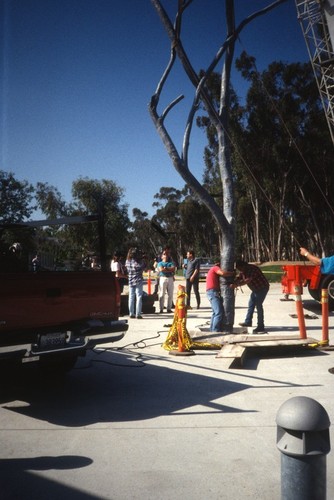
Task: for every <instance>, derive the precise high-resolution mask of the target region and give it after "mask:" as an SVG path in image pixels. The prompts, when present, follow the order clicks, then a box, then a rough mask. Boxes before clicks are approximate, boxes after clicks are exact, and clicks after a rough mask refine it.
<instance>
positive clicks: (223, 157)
mask: <svg viewBox="0 0 334 500" xmlns="http://www.w3.org/2000/svg"><path fill="white" fill-rule="evenodd" d="M285 1H287V0H275V1H273V2H272V3H271V4H269V5H268V6H267V7H265V8H263V9H261V10H259V11H257V12H255V13H253V14H251V15H250V16H248V17H247V18H246V19H244V20H243V21H242V22H241V23H240V24H239V25H238V26H237V27H236V26H235V18H234V0H225V14H226V24H227V35H226V39H225V42H224V43H223V45H222V46H221V47H220V48H219V50H218V52H217V53H216V55H215V57H214V58H213V60H212V62H211V64H210V65H209V67H208V69H207V71H205V72H204V73H203V75H202V76H201V78H200V77H199V76H198V72H196V71H195V70H194V68H193V66H192V65H191V62H190V60H189V57H188V55H187V53H186V52H185V50H184V48H183V44H182V40H181V26H182V16H183V14H184V12H185V11H186V9H187V8H188V7H189V6H190V5H191V3H192V0H178V8H177V13H176V18H175V23H174V25H173V24H172V23H171V21H170V19H169V17H168V15H167V12H166V11H165V9H164V8H163V6H162V2H161V1H160V0H151V3H152V5H153V7H154V8H155V10H156V12H157V13H158V15H159V18H160V20H161V22H162V24H163V26H164V28H165V29H166V32H167V34H168V37H169V38H170V41H171V54H170V59H169V62H168V64H167V67H166V69H165V71H164V73H163V75H162V77H161V79H160V81H159V83H158V86H157V89H156V91H155V93H154V95H153V96H152V98H151V101H150V105H149V111H150V114H151V118H152V121H153V123H154V125H155V127H156V129H157V131H158V133H159V135H160V137H161V139H162V142H163V143H164V145H165V148H166V150H167V152H168V154H169V156H170V158H171V160H172V163H173V165H174V167H175V169H176V171H177V172H178V173H179V174H180V176H181V177H182V178H183V180H184V181H185V182H186V184H187V185H188V186H189V187H190V188H191V189H192V191H193V192H194V193H195V195H196V196H197V197H198V198H199V199H200V200H201V201H202V202H203V203H204V204H205V205H206V207H207V208H208V209H209V210H210V212H211V213H212V215H213V217H214V219H215V220H216V222H217V224H218V227H219V229H220V232H221V234H220V237H221V266H222V267H223V268H224V269H225V270H228V271H231V270H233V267H234V252H235V248H234V247H235V213H234V212H235V198H234V192H233V175H232V166H231V152H230V135H229V126H228V125H229V124H228V118H229V109H230V78H231V67H232V63H233V56H234V46H235V42H236V40H237V38H238V36H239V34H240V33H241V31H242V30H243V28H245V27H246V26H247V25H248V24H249V23H250V22H251V21H252V20H253V19H255V18H256V17H259V16H260V15H263V14H265V13H266V12H269V11H270V10H272V9H273V8H275V7H276V6H277V5H279V4H281V3H283V2H285ZM203 7H204V8H205V2H203ZM176 57H178V59H179V61H180V62H181V64H182V66H183V69H184V71H185V72H186V74H187V76H188V78H189V80H190V82H191V83H192V84H193V86H194V88H195V96H194V100H193V104H192V107H191V109H190V111H189V114H188V120H187V123H186V125H185V132H184V137H183V146H182V152H179V151H178V150H177V148H176V146H175V143H174V142H173V140H172V138H171V137H170V135H169V133H168V131H167V128H166V125H165V118H166V117H167V115H168V113H169V112H170V111H171V110H172V109H173V107H174V106H176V105H177V104H178V103H179V102H180V101H181V99H183V96H179V97H177V98H175V99H174V100H173V101H172V102H171V103H170V104H169V105H168V106H167V107H166V108H165V110H164V111H163V112H162V113H160V114H159V113H158V104H159V100H160V96H161V93H162V91H163V89H164V86H165V83H166V81H167V79H168V77H169V75H170V72H171V70H172V68H173V67H174V63H175V60H176ZM223 57H225V62H224V67H223V72H222V79H221V82H222V83H221V97H220V109H219V112H217V110H216V108H215V106H214V104H213V101H212V98H211V95H210V94H209V92H208V91H207V90H206V82H207V79H208V77H209V76H210V75H211V74H212V72H213V71H214V70H215V68H216V66H217V64H218V63H219V62H220V61H221V60H222V58H223ZM200 103H202V104H203V105H204V107H205V109H206V112H207V114H208V116H209V119H210V121H211V124H212V125H213V126H214V127H215V129H216V133H217V138H218V144H219V146H218V156H219V157H218V163H219V169H220V176H221V181H222V187H223V207H220V206H219V205H218V204H217V203H216V201H215V199H214V198H213V197H212V196H211V195H210V193H209V192H208V191H207V190H206V189H205V188H204V187H203V186H202V184H201V183H200V182H199V181H198V180H197V179H196V178H195V177H194V175H193V174H192V173H191V172H190V169H189V165H188V150H189V144H190V135H191V131H192V126H193V122H194V118H195V115H196V112H197V110H198V107H199V104H200ZM221 294H222V297H223V300H224V306H225V314H226V321H225V323H226V324H225V327H224V329H225V330H226V331H230V330H232V327H233V322H234V291H233V289H232V288H230V286H229V282H228V281H227V280H225V279H222V280H221Z"/></svg>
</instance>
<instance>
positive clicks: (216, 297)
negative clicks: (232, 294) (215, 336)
mask: <svg viewBox="0 0 334 500" xmlns="http://www.w3.org/2000/svg"><path fill="white" fill-rule="evenodd" d="M206 295H207V297H208V299H209V301H210V304H211V308H212V316H211V323H210V331H211V332H222V331H223V323H224V319H225V311H224V306H223V301H222V298H221V296H220V292H219V290H214V289H213V288H212V289H211V290H207V291H206Z"/></svg>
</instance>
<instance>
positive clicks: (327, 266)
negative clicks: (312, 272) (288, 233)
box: [300, 247, 334, 274]
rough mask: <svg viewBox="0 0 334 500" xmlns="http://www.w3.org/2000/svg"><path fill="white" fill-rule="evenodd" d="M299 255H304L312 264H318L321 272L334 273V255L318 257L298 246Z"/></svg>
mask: <svg viewBox="0 0 334 500" xmlns="http://www.w3.org/2000/svg"><path fill="white" fill-rule="evenodd" d="M300 255H302V256H303V257H306V258H307V259H308V260H309V261H310V262H312V264H315V265H316V266H320V271H321V272H322V274H334V255H331V256H330V257H323V258H322V259H320V258H319V257H316V255H312V254H311V253H310V252H309V251H308V250H306V248H303V247H301V248H300Z"/></svg>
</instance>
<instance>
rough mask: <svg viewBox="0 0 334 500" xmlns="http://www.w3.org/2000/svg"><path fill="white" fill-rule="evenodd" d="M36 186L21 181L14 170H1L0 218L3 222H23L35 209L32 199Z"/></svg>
mask: <svg viewBox="0 0 334 500" xmlns="http://www.w3.org/2000/svg"><path fill="white" fill-rule="evenodd" d="M34 191H35V189H34V186H33V185H32V184H30V183H29V182H28V181H26V180H23V181H19V180H18V179H17V178H16V177H15V175H14V174H13V172H5V171H4V170H0V219H1V222H3V223H6V222H22V221H23V220H25V219H28V218H29V217H30V216H31V214H32V213H33V211H34V208H35V207H34V206H33V205H32V201H33V198H34Z"/></svg>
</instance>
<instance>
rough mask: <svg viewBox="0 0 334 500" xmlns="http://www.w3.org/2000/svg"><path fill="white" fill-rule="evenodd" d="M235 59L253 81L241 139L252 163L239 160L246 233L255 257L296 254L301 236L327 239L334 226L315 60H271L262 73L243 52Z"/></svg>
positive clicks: (328, 145)
mask: <svg viewBox="0 0 334 500" xmlns="http://www.w3.org/2000/svg"><path fill="white" fill-rule="evenodd" d="M237 67H238V68H239V70H240V71H241V73H242V75H243V76H244V77H245V78H246V79H247V80H248V81H249V82H250V87H249V90H248V92H247V97H246V104H245V107H244V109H243V115H244V118H243V124H244V128H243V132H242V136H241V137H240V139H239V141H238V145H239V149H240V150H241V151H242V155H243V158H244V159H246V161H247V165H248V168H247V169H245V168H244V163H241V162H240V161H238V158H237V157H236V159H235V162H234V166H235V172H236V177H237V179H238V187H239V189H241V190H242V192H243V194H244V196H245V197H246V198H247V200H248V207H247V210H248V214H249V217H248V227H247V228H244V229H245V230H247V231H248V235H247V237H246V236H245V235H244V241H247V240H248V241H249V240H250V239H252V240H253V243H254V245H253V250H254V251H253V255H252V258H254V259H257V260H260V259H263V258H265V259H267V260H277V259H278V260H279V259H282V258H290V259H291V258H294V257H295V256H296V248H295V247H296V246H298V240H300V239H302V240H301V241H302V242H303V241H305V237H306V235H307V237H308V238H312V239H316V241H317V243H320V242H325V241H326V234H327V233H328V228H329V227H332V219H333V215H334V212H333V208H332V206H331V199H329V201H328V200H327V196H326V195H324V194H325V193H329V192H330V191H331V187H333V181H334V176H333V174H332V172H333V169H332V167H331V165H332V164H333V160H334V158H333V148H332V145H331V143H330V136H329V134H328V133H326V128H327V125H326V120H325V115H324V113H323V110H322V106H321V100H320V96H319V93H318V90H317V86H316V82H315V79H314V76H313V72H312V68H311V65H310V64H309V63H290V64H287V63H283V62H281V61H278V62H272V63H271V64H270V65H269V66H268V68H267V69H265V70H264V71H262V72H261V73H260V72H258V71H257V70H256V63H255V59H254V58H252V57H250V56H247V55H246V54H245V53H243V54H242V55H241V57H240V58H239V59H238V60H237ZM242 199H244V198H242ZM246 205H247V204H246ZM241 208H243V205H242V204H241ZM321 208H322V209H321ZM252 214H253V216H252ZM249 221H252V223H249ZM324 222H325V225H324ZM299 246H300V245H299ZM251 247H252V246H251V245H249V246H248V248H251ZM322 250H323V248H322Z"/></svg>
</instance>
